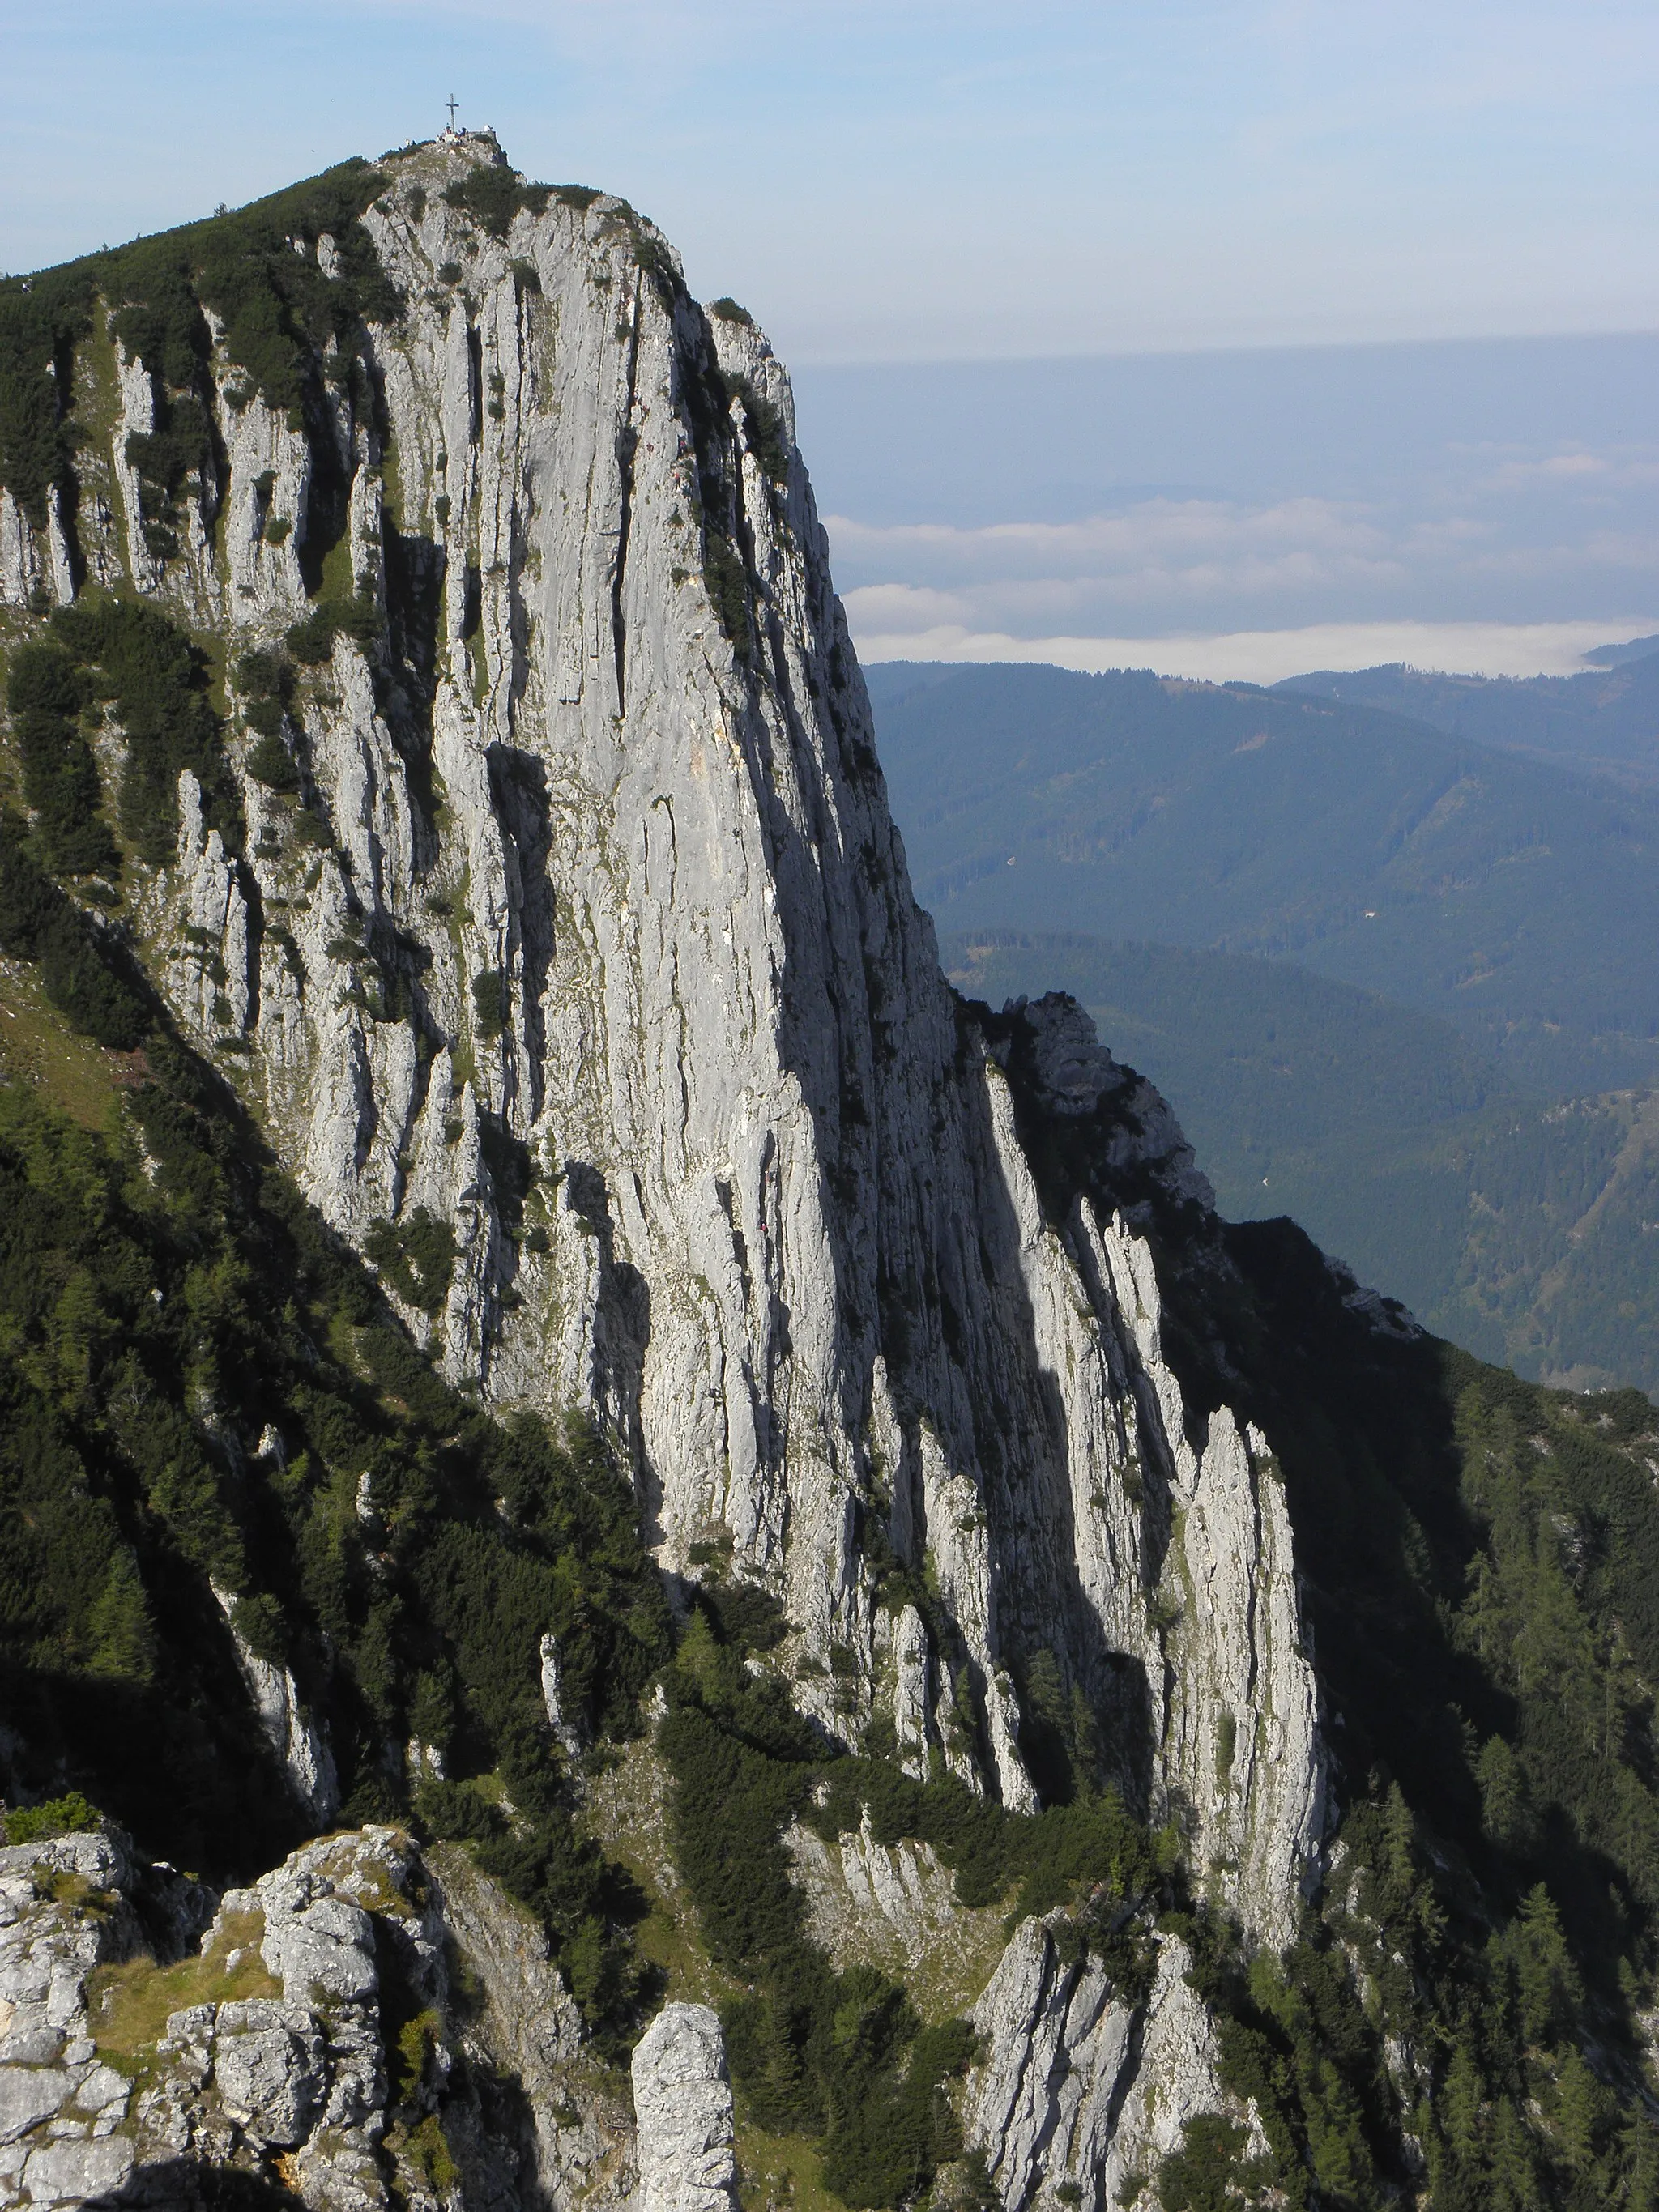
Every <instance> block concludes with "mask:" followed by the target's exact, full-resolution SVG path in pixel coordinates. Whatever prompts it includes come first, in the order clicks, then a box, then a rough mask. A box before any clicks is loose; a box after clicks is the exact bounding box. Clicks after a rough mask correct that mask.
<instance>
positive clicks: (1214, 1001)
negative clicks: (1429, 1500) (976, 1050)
mask: <svg viewBox="0 0 1659 2212" xmlns="http://www.w3.org/2000/svg"><path fill="white" fill-rule="evenodd" d="M939 949H940V953H941V956H942V957H943V959H944V961H945V970H946V973H947V974H948V975H950V977H951V981H953V982H954V983H955V984H956V985H957V987H958V989H960V990H962V991H963V992H965V993H966V994H968V995H969V997H971V998H980V999H985V1000H989V1001H990V1002H991V1003H992V1004H994V1005H1000V1004H1001V1003H1002V1001H1003V1000H1005V999H1006V998H1009V997H1012V996H1016V995H1018V994H1022V993H1024V994H1032V995H1036V994H1040V993H1042V992H1043V991H1047V990H1064V991H1069V992H1071V993H1072V994H1073V996H1074V997H1075V998H1077V999H1078V1000H1080V1001H1081V1002H1082V1004H1083V1005H1085V1006H1087V1007H1088V1009H1089V1011H1090V1012H1091V1014H1092V1015H1093V1016H1094V1018H1095V1020H1096V1023H1097V1025H1098V1027H1099V1029H1100V1031H1101V1034H1102V1035H1103V1036H1109V1037H1111V1039H1112V1040H1113V1042H1114V1044H1115V1048H1116V1050H1117V1052H1118V1054H1120V1056H1121V1058H1123V1059H1125V1060H1129V1061H1130V1062H1132V1063H1133V1066H1136V1067H1137V1068H1139V1070H1140V1072H1141V1073H1143V1074H1145V1075H1146V1076H1149V1077H1150V1078H1151V1079H1152V1081H1153V1082H1154V1083H1156V1084H1157V1085H1158V1088H1159V1090H1160V1091H1163V1093H1164V1096H1165V1097H1168V1098H1169V1099H1170V1102H1171V1103H1172V1104H1173V1105H1174V1106H1175V1108H1176V1111H1177V1113H1178V1114H1179V1115H1180V1116H1181V1121H1182V1127H1183V1128H1184V1129H1185V1130H1186V1131H1187V1133H1188V1136H1189V1137H1190V1138H1191V1139H1192V1140H1193V1143H1194V1146H1195V1147H1196V1149H1197V1152H1198V1154H1199V1157H1200V1159H1201V1160H1202V1161H1203V1163H1204V1166H1205V1171H1206V1174H1207V1175H1208V1176H1210V1179H1211V1181H1212V1182H1213V1183H1214V1185H1215V1189H1216V1199H1217V1203H1218V1205H1219V1206H1220V1208H1221V1210H1222V1212H1224V1213H1225V1214H1227V1215H1228V1216H1230V1217H1231V1218H1233V1219H1235V1220H1240V1221H1251V1220H1265V1219H1269V1218H1273V1217H1274V1216H1276V1215H1279V1214H1286V1213H1288V1214H1290V1215H1291V1217H1292V1218H1294V1219H1295V1220H1297V1222H1299V1223H1300V1224H1301V1225H1302V1226H1303V1227H1304V1229H1306V1230H1307V1231H1308V1232H1309V1234H1310V1236H1312V1237H1315V1238H1316V1241H1317V1242H1318V1243H1320V1244H1322V1246H1323V1247H1324V1249H1326V1250H1327V1251H1329V1252H1334V1253H1337V1254H1340V1255H1341V1257H1342V1258H1343V1259H1344V1260H1345V1261H1347V1262H1348V1264H1349V1265H1350V1266H1351V1267H1352V1268H1353V1269H1354V1271H1355V1273H1357V1274H1358V1276H1359V1277H1360V1279H1361V1280H1362V1281H1364V1282H1368V1283H1374V1284H1376V1285H1379V1286H1380V1287H1381V1288H1382V1289H1383V1290H1385V1291H1388V1292H1389V1293H1390V1294H1391V1295H1392V1296H1394V1297H1398V1298H1401V1299H1403V1300H1404V1302H1405V1303H1406V1304H1407V1305H1408V1306H1409V1307H1410V1308H1411V1310H1412V1311H1413V1313H1414V1314H1416V1316H1418V1318H1419V1320H1420V1321H1422V1322H1425V1324H1426V1325H1427V1326H1428V1327H1430V1328H1434V1329H1436V1330H1437V1331H1439V1332H1441V1333H1442V1334H1444V1335H1447V1336H1449V1337H1452V1338H1454V1339H1455V1340H1456V1341H1457V1342H1458V1343H1460V1344H1462V1345H1465V1346H1468V1348H1469V1349H1470V1350H1472V1351H1474V1352H1479V1353H1480V1355H1481V1356H1482V1357H1483V1358H1492V1359H1498V1360H1501V1361H1503V1362H1504V1364H1506V1365H1509V1366H1511V1367H1514V1368H1515V1369H1516V1371H1517V1372H1519V1373H1521V1374H1523V1375H1526V1376H1529V1377H1531V1378H1532V1379H1534V1380H1535V1381H1541V1382H1547V1383H1556V1384H1568V1385H1571V1387H1574V1388H1577V1389H1588V1388H1600V1387H1605V1386H1607V1384H1609V1383H1613V1382H1615V1381H1616V1382H1620V1383H1636V1384H1637V1385H1638V1386H1639V1387H1640V1388H1642V1389H1647V1390H1659V1271H1656V1269H1655V1267H1654V1266H1653V1264H1652V1258H1651V1255H1650V1245H1651V1242H1652V1237H1653V1230H1652V1226H1651V1225H1652V1223H1653V1222H1654V1221H1655V1220H1656V1219H1659V1126H1656V1123H1659V1092H1656V1091H1653V1090H1650V1089H1644V1090H1635V1091H1614V1092H1611V1093H1607V1094H1605V1095H1602V1096H1599V1097H1589V1098H1584V1099H1578V1100H1575V1101H1572V1102H1571V1103H1561V1102H1556V1101H1552V1100H1548V1099H1542V1098H1529V1097H1523V1096H1517V1095H1516V1094H1515V1093H1514V1092H1513V1091H1510V1090H1509V1089H1508V1088H1507V1086H1506V1085H1504V1080H1503V1077H1502V1073H1501V1071H1500V1070H1499V1069H1498V1067H1497V1066H1494V1065H1493V1064H1492V1062H1491V1061H1490V1060H1483V1059H1482V1058H1481V1057H1480V1055H1479V1054H1476V1053H1475V1052H1474V1051H1473V1050H1472V1049H1471V1048H1470V1047H1469V1046H1468V1043H1467V1042H1465V1041H1464V1039H1463V1038H1462V1036H1459V1034H1458V1033H1457V1031H1456V1030H1454V1029H1453V1028H1452V1027H1451V1025H1450V1024H1449V1023H1446V1022H1443V1021H1440V1020H1438V1019H1437V1018H1435V1017H1434V1016H1433V1015H1429V1014H1422V1013H1419V1012H1416V1011H1415V1010H1414V1009H1413V1008H1410V1007H1406V1006H1397V1005H1395V1003H1393V1002H1392V1001H1391V1000H1388V999H1385V998H1382V997H1379V996H1377V995H1376V994H1373V993H1370V992H1366V991H1360V990H1358V989H1356V988H1354V987H1352V985H1350V984H1346V983H1337V982H1333V981H1330V980H1329V979H1328V978H1327V977H1325V976H1322V975H1313V974H1311V973H1310V971H1309V970H1308V969H1304V968H1300V967H1297V965H1296V964H1295V963H1293V962H1290V961H1267V960H1261V959H1255V958H1250V957H1244V956H1241V955H1237V954H1231V953H1225V952H1214V951H1194V950H1191V949H1189V948H1186V947H1177V946H1172V945H1122V944H1111V943H1109V942H1107V941H1106V940H1104V939H1098V938H1088V937H1081V936H1078V935H1075V934H1055V935H1049V936H1042V935H1035V934H1030V933H1021V932H1017V931H980V932H967V933H963V934H961V935H957V936H947V937H945V938H943V939H941V940H940V947H939Z"/></svg>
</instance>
